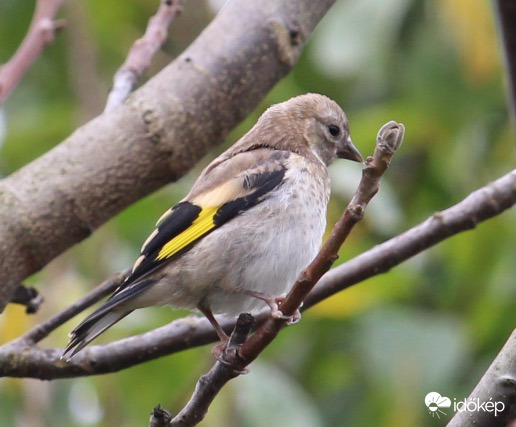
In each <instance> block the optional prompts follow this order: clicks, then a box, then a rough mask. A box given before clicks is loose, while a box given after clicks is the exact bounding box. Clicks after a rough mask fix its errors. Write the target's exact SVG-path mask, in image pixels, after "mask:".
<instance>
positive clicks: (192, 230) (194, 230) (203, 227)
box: [156, 207, 218, 261]
mask: <svg viewBox="0 0 516 427" xmlns="http://www.w3.org/2000/svg"><path fill="white" fill-rule="evenodd" d="M217 210H218V208H217V207H205V208H203V209H202V211H201V212H200V213H199V216H198V217H197V218H196V219H195V221H194V222H193V223H192V225H191V226H190V227H188V228H187V229H186V230H185V231H183V232H182V233H180V234H179V235H178V236H176V237H174V238H173V239H172V240H170V241H169V242H168V243H166V244H165V245H164V246H163V248H162V249H161V250H160V251H159V253H158V256H157V257H156V260H157V261H160V260H162V259H165V258H169V257H171V256H172V255H174V254H176V253H177V252H179V251H180V250H181V249H184V248H185V247H186V246H188V245H189V244H190V243H193V242H195V241H196V240H197V239H199V238H200V237H202V236H203V235H205V234H206V233H207V232H209V231H211V230H212V229H213V228H215V223H214V222H213V217H214V216H215V214H216V213H217Z"/></svg>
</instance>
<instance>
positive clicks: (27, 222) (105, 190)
mask: <svg viewBox="0 0 516 427" xmlns="http://www.w3.org/2000/svg"><path fill="white" fill-rule="evenodd" d="M333 3H334V0H321V1H317V2H312V1H309V0H292V1H288V2H278V1H276V0H234V1H231V2H229V3H228V4H227V6H226V7H224V8H223V9H222V11H221V12H220V14H219V15H218V16H217V17H216V19H214V21H213V22H212V23H211V24H210V25H209V26H208V27H207V28H206V29H205V30H204V31H203V33H202V34H201V35H200V36H199V37H198V38H197V39H196V41H195V42H194V43H193V44H192V45H191V46H190V47H189V48H188V49H187V50H186V51H185V52H184V53H183V54H182V55H181V56H179V57H178V58H177V59H176V60H175V61H174V62H173V63H171V64H170V65H169V66H167V67H166V68H165V69H163V70H162V71H161V72H160V73H159V74H158V75H156V76H155V77H154V78H153V79H151V80H150V81H149V82H148V83H147V84H145V85H144V86H143V87H142V88H140V89H139V90H138V91H136V92H134V93H133V94H132V95H131V96H130V97H129V98H128V100H127V101H126V103H125V104H124V105H122V106H120V107H118V108H115V109H114V110H112V111H110V112H107V113H105V114H103V115H101V116H99V117H97V118H95V119H94V120H92V121H91V122H89V123H87V124H86V125H84V126H83V127H81V128H79V129H78V130H77V131H75V132H74V133H73V134H72V135H71V136H70V137H69V138H68V139H67V140H65V141H63V142H62V143H61V144H59V145H58V146H57V147H56V148H54V149H53V150H51V151H50V152H48V153H47V154H45V155H44V156H42V157H40V158H39V159H37V160H35V161H34V162H32V163H30V164H29V165H27V166H26V167H24V168H22V169H21V170H19V171H18V172H16V173H14V174H13V175H11V176H9V177H8V178H6V179H4V180H3V181H1V182H0V311H2V310H3V308H4V307H5V305H6V304H7V302H8V301H9V300H10V298H11V295H12V293H13V291H14V289H15V288H16V287H17V286H18V284H19V283H20V281H21V280H23V279H24V278H26V277H27V276H29V275H31V274H32V273H34V272H36V271H38V270H39V269H41V268H42V267H43V266H45V265H46V264H47V263H48V262H49V261H50V260H52V259H53V258H54V257H56V256H57V255H59V254H60V253H62V252H63V251H64V250H66V249H67V248H69V247H70V246H72V245H73V244H75V243H77V242H79V241H81V240H83V239H84V238H86V237H87V236H89V235H90V234H91V233H92V232H93V231H94V230H95V229H96V228H97V227H99V226H100V225H101V224H103V223H104V222H105V221H107V220H108V219H109V218H111V217H112V216H113V215H115V214H116V213H118V212H120V211H121V210H122V209H123V208H125V207H127V206H128V205H130V204H131V203H133V202H134V201H136V200H138V199H139V198H141V197H143V196H145V195H147V194H149V193H150V192H152V191H154V190H156V189H157V188H159V187H161V186H163V185H165V184H167V183H169V182H170V181H175V180H177V179H178V178H179V177H180V176H182V175H183V174H184V173H185V172H186V171H188V170H189V169H190V168H191V167H192V166H193V165H194V164H195V162H197V161H198V160H199V159H200V158H201V157H202V156H203V155H204V154H205V153H206V152H207V151H208V150H210V149H211V148H212V147H214V146H215V145H216V144H218V143H220V142H221V141H222V140H223V139H224V137H225V136H226V135H227V133H228V132H229V131H230V130H231V129H232V128H233V127H234V126H235V125H236V124H237V123H238V122H239V121H240V120H241V119H243V118H244V117H245V116H246V115H247V114H248V113H249V112H250V111H251V110H252V109H253V108H254V107H255V106H256V105H257V104H258V102H259V101H260V100H261V99H262V98H263V97H264V96H265V94H266V93H267V92H268V91H269V90H270V89H271V88H272V86H273V85H274V84H275V83H276V82H277V81H278V80H280V79H281V78H282V77H283V76H285V75H286V74H287V73H288V71H289V70H290V69H291V68H292V66H293V65H294V64H295V62H296V61H297V59H298V57H299V55H300V52H301V50H302V47H303V45H304V43H305V41H306V39H307V38H308V36H309V35H310V33H311V31H312V30H313V28H314V27H315V25H316V24H317V22H318V21H319V20H320V19H321V18H322V16H323V15H324V13H325V12H326V11H327V10H328V9H329V8H330V6H331V5H332V4H333Z"/></svg>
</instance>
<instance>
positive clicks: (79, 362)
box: [0, 170, 516, 380]
mask: <svg viewBox="0 0 516 427" xmlns="http://www.w3.org/2000/svg"><path fill="white" fill-rule="evenodd" d="M514 204H516V170H513V171H511V172H509V173H508V174H506V175H504V176H502V177H501V178H499V179H497V180H496V181H493V182H491V183H489V184H487V185H485V186H484V187H482V188H480V189H478V190H476V191H474V192H473V193H471V194H470V195H469V196H467V197H466V198H465V199H464V200H462V201H461V202H459V203H457V204H456V205H454V206H452V207H450V208H448V209H446V210H444V211H442V212H439V213H438V214H435V215H433V216H432V217H430V218H429V219H427V220H426V221H424V222H423V223H421V224H419V225H417V226H415V227H413V228H412V229H410V230H408V231H406V232H405V233H403V234H401V235H399V236H397V237H394V238H392V239H390V240H388V241H386V242H384V243H382V244H380V245H378V246H375V247H374V248H372V249H370V250H368V251H366V252H364V253H362V254H361V255H358V256H357V257H355V258H353V259H351V260H349V261H347V262H345V263H343V264H341V265H339V266H338V267H336V268H334V269H332V270H331V271H329V272H328V273H326V274H325V275H324V276H323V277H322V278H321V280H320V281H319V283H318V284H317V286H315V288H314V289H313V290H312V291H311V292H310V294H309V295H308V297H307V299H306V300H305V303H304V307H303V308H304V309H306V308H309V307H311V306H313V305H314V304H316V303H317V302H320V301H322V300H324V299H326V298H328V297H330V296H331V295H334V294H336V293H337V292H339V291H340V290H342V289H346V288H348V287H350V286H352V285H354V284H356V283H359V282H361V281H363V280H365V279H367V278H370V277H373V276H376V275H378V274H380V273H384V272H386V271H388V270H390V269H391V268H392V267H394V266H396V265H398V264H401V263H402V262H403V261H406V260H407V259H409V258H411V257H413V256H414V255H417V254H419V253H421V252H423V251H425V250H426V249H428V248H429V247H430V246H433V245H435V244H437V243H439V242H441V241H443V240H446V239H448V238H450V237H452V236H453V235H455V234H458V233H460V232H462V231H465V230H469V229H472V228H473V227H475V225H476V224H478V223H480V222H483V221H486V220H488V219H489V218H492V217H494V216H497V215H499V214H501V213H502V212H504V211H505V210H507V209H509V208H511V207H512V206H513V205H514ZM263 319H264V317H262V318H260V317H259V318H257V323H258V324H261V323H262V320H263ZM233 324H234V321H231V320H228V319H226V320H221V325H222V326H223V328H224V330H225V331H226V332H227V331H229V330H231V328H232V326H233ZM217 339H218V338H217V335H216V333H215V332H214V330H213V328H212V327H211V325H210V324H209V322H208V321H207V320H206V319H204V318H199V317H193V316H189V317H187V318H183V319H179V320H176V321H174V322H172V323H170V324H168V325H166V326H163V327H161V328H157V329H155V330H153V331H149V332H146V333H144V334H140V335H135V336H133V337H130V338H125V339H123V340H119V341H116V342H112V343H109V344H106V345H102V346H91V347H88V348H85V349H84V350H83V351H82V352H80V353H79V354H77V355H76V356H75V357H74V358H73V359H72V360H71V361H70V362H68V363H65V362H64V361H61V360H60V357H61V354H62V352H63V350H62V349H42V348H40V347H37V346H34V345H29V344H27V340H21V339H18V340H16V341H12V342H10V343H7V344H5V345H3V346H1V347H0V377H6V376H10V377H27V378H38V379H45V380H50V379H56V378H71V377H80V376H87V375H98V374H104V373H111V372H117V371H120V370H122V369H125V368H128V367H131V366H134V365H137V364H140V363H144V362H147V361H149V360H154V359H157V358H159V357H162V356H165V355H169V354H172V353H176V352H179V351H182V350H186V349H189V348H193V347H197V346H201V345H205V344H209V343H212V342H215V341H216V340H217Z"/></svg>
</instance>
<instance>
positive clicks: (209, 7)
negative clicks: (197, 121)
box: [0, 0, 516, 427]
mask: <svg viewBox="0 0 516 427" xmlns="http://www.w3.org/2000/svg"><path fill="white" fill-rule="evenodd" d="M223 3H224V2H223V1H211V2H209V1H201V0H195V1H185V2H184V12H183V14H182V15H181V16H180V17H179V18H177V19H176V20H175V21H174V22H173V24H172V29H171V32H170V37H169V40H168V42H167V43H166V45H165V46H164V48H163V50H162V51H161V52H160V53H159V54H158V55H157V56H156V57H155V60H154V62H153V65H152V67H151V69H150V70H149V72H148V76H152V75H153V74H154V73H155V72H156V71H158V70H160V69H161V68H162V67H163V66H164V65H166V64H167V63H168V62H169V61H171V60H172V59H173V58H174V57H175V56H177V55H178V54H179V53H180V52H182V50H183V49H184V48H185V47H186V46H188V44H189V43H190V42H191V41H192V40H193V39H195V37H196V36H197V35H198V34H199V33H200V32H201V31H202V29H203V28H204V27H205V26H206V25H207V23H208V22H209V21H210V20H211V19H212V18H213V16H214V14H215V13H216V11H217V10H218V8H220V7H221V6H222V4H223ZM157 5H158V2H157V1H153V2H149V1H146V0H132V1H124V2H117V1H102V0H90V1H88V2H81V1H78V0H69V1H68V2H66V4H65V6H64V7H63V9H62V11H61V13H60V17H63V18H65V19H66V20H67V22H68V26H67V28H66V30H65V31H63V32H62V33H61V34H60V35H59V36H58V37H57V39H56V40H55V42H54V43H53V44H52V45H50V46H49V47H48V49H46V50H45V52H44V53H43V55H42V56H41V57H40V58H39V60H38V61H37V62H36V63H35V64H34V65H33V66H32V68H31V69H30V71H29V72H28V74H27V75H26V77H25V78H24V79H23V80H22V82H21V84H20V85H19V86H18V88H17V89H15V91H14V92H13V93H12V95H11V97H10V98H9V100H8V101H7V103H6V105H5V106H4V108H3V110H1V112H0V175H1V176H6V175H9V174H10V173H12V172H13V171H15V170H17V169H18V168H20V167H22V166H23V165H25V164H27V163H28V162H30V161H31V160H33V159H34V158H36V157H38V156H39V155H41V154H42V153H44V152H46V151H47V150H49V149H50V148H52V147H53V146H55V145H56V144H58V143H59V142H60V141H61V140H63V139H64V138H65V137H66V136H68V135H69V134H70V133H71V132H72V131H73V130H74V129H76V128H77V127H78V126H80V125H81V124H83V123H85V122H86V121H87V120H89V119H91V118H93V117H94V116H96V115H97V114H99V112H101V111H102V109H103V105H104V103H105V100H106V96H107V93H108V90H109V87H110V85H111V81H112V76H113V75H114V73H115V71H116V70H117V68H118V67H119V66H120V65H121V64H122V63H123V61H124V59H125V56H126V54H127V51H128V49H129V47H130V46H131V44H132V43H133V42H134V41H135V40H136V39H137V38H138V37H140V36H141V34H142V33H143V31H144V29H145V26H146V22H147V20H148V18H149V17H150V16H151V15H153V14H154V13H155V11H156V9H157ZM33 6H34V2H33V1H30V2H29V1H24V2H21V1H15V0H2V1H1V2H0V63H2V62H5V61H7V60H8V58H9V57H10V56H11V55H12V54H13V53H14V51H15V49H16V47H17V46H18V45H19V44H20V42H21V40H22V39H23V37H24V35H25V32H26V30H27V28H28V25H29V22H30V19H31V16H32V12H33ZM491 6H492V5H491V3H490V2H486V1H471V0H454V1H449V0H361V1H359V0H338V1H337V2H336V4H335V6H334V7H333V8H332V9H331V10H330V12H329V13H328V15H327V16H326V17H325V18H324V19H323V20H322V21H321V23H320V24H319V26H318V27H317V29H316V31H315V32H314V34H313V37H312V38H311V40H310V42H309V43H308V46H307V47H306V49H305V50H304V53H303V55H302V57H301V60H300V61H299V63H298V65H297V66H296V67H295V69H294V71H293V72H292V73H291V74H290V75H289V76H287V77H286V78H285V79H284V80H283V81H281V82H280V83H279V84H278V85H277V86H276V87H275V88H274V89H273V90H272V91H271V92H270V94H269V95H268V96H267V97H266V99H265V100H264V101H263V102H262V103H261V104H260V106H259V107H258V108H257V109H256V111H255V112H254V113H253V114H251V115H250V116H249V118H248V119H246V120H245V121H244V122H243V123H242V124H241V125H240V126H239V127H238V128H237V129H235V130H234V132H232V133H231V135H230V136H229V137H228V138H227V141H226V143H225V145H224V146H221V147H220V148H219V150H218V152H220V151H222V150H223V149H224V148H225V147H227V146H229V145H230V144H232V143H233V142H234V141H236V140H237V139H238V138H239V137H240V136H241V135H242V134H244V133H245V132H246V131H247V130H248V129H249V128H250V127H251V126H252V124H253V123H254V122H255V121H256V119H257V118H258V116H259V115H260V114H261V113H262V112H263V111H264V110H265V109H266V108H267V106H269V105H270V104H272V103H276V102H280V101H283V100H286V99H288V98H290V97H291V96H294V95H298V94H302V93H305V92H320V93H324V94H326V95H328V96H330V97H331V98H333V99H335V100H336V101H337V102H338V103H339V104H340V105H342V106H343V108H344V109H345V111H346V112H347V114H348V117H349V119H350V123H351V132H352V137H353V140H354V142H355V145H357V146H358V147H359V149H360V150H361V151H362V153H363V154H364V155H369V154H370V153H371V152H372V148H373V146H374V143H375V136H376V133H377V130H378V129H379V127H380V126H381V125H382V124H383V123H385V122H387V121H389V120H396V121H400V122H403V123H404V124H405V125H406V128H407V133H406V137H405V142H404V145H403V146H402V149H401V150H400V151H399V152H398V154H397V155H396V156H395V158H394V160H393V162H392V167H391V169H390V170H389V171H388V172H387V174H386V176H385V177H384V179H383V180H382V188H381V191H380V193H379V194H378V196H377V197H376V198H375V199H374V201H373V202H372V203H371V205H370V207H369V208H368V210H367V213H366V217H365V220H364V221H363V222H362V223H361V224H360V225H359V226H358V227H357V228H356V229H355V230H354V232H353V233H352V235H351V237H350V239H349V240H348V242H347V244H346V245H345V246H344V247H343V248H342V250H341V258H340V262H342V261H344V260H347V259H349V258H351V257H353V256H354V255H357V254H359V253H360V252H362V251H365V250H367V249H369V248H371V247H372V246H374V245H376V244H378V243H381V242H383V241H385V240H387V239H389V238H391V237H393V236H395V235H397V234H399V233H400V232H402V231H404V230H406V229H408V228H410V227H412V226H414V225H416V224H418V223H420V222H421V221H423V220H424V219H425V218H427V217H428V216H429V215H431V214H432V213H434V212H435V211H438V210H443V209H445V208H447V207H449V206H451V205H452V204H455V203H456V202H458V201H460V200H462V199H463V198H464V197H465V196H466V195H468V194H469V193H470V192H471V191H473V190H475V189H477V188H479V187H481V186H483V185H484V184H486V183H488V182H489V181H491V180H493V179H495V178H497V177H499V176H501V175H503V174H505V173H507V172H508V171H510V170H511V169H513V168H514V164H515V158H516V151H515V144H514V140H515V138H514V133H512V131H511V124H510V119H509V116H508V112H507V102H506V92H507V85H506V84H505V81H504V73H503V67H502V63H503V60H502V53H501V46H500V41H499V39H498V36H497V29H496V19H495V17H494V15H493V10H492V8H491ZM216 155H217V152H213V153H211V154H210V155H209V156H207V157H206V158H204V159H203V160H202V161H201V162H200V163H199V165H198V166H197V167H196V168H195V170H193V171H191V173H190V174H189V175H187V176H185V177H183V178H182V179H181V180H180V181H179V182H177V183H174V184H172V185H170V186H168V187H166V188H164V189H162V190H160V191H158V192H156V193H154V194H152V195H150V196H149V197H147V198H145V199H143V200H141V201H140V202H138V203H136V204H134V205H133V206H131V207H130V208H128V209H127V210H125V211H124V212H122V213H121V214H120V215H118V216H117V217H116V218H114V219H113V220H111V221H110V222H108V223H107V224H105V225H104V226H103V227H101V228H100V229H99V230H98V231H97V232H96V233H95V234H94V235H93V236H92V237H91V238H89V239H88V240H87V241H85V242H83V243H81V244H79V245H77V246H75V247H74V248H72V249H71V250H69V251H68V252H66V253H65V254H64V255H62V256H60V257H59V258H57V259H56V260H55V261H53V262H52V263H51V264H50V265H49V266H47V267H46V268H45V269H44V270H43V271H42V272H40V273H39V274H37V275H35V276H33V277H31V278H30V279H29V280H28V281H27V283H29V284H32V285H34V286H36V287H37V288H38V289H39V290H40V291H41V292H42V293H43V295H44V296H45V299H46V302H45V304H44V305H43V306H42V308H41V309H40V312H39V313H38V314H37V315H34V316H27V315H26V314H25V311H24V309H23V307H20V306H16V305H10V306H9V307H8V308H7V309H6V311H5V312H4V313H3V315H2V316H1V317H0V344H3V343H5V342H7V341H9V340H11V339H13V338H15V337H16V336H18V335H20V334H21V333H23V332H24V331H26V330H27V329H28V328H29V327H31V325H34V324H36V323H38V322H40V321H42V320H43V319H46V318H47V317H49V316H50V315H52V314H54V313H56V312H57V311H58V310H61V309H62V308H64V307H66V306H68V305H69V304H71V303H73V302H74V301H75V300H76V299H78V298H79V297H81V296H82V295H84V294H85V293H86V292H87V291H88V290H89V289H91V288H92V287H94V286H95V285H96V284H98V283H100V282H101V281H102V280H103V279H105V278H107V277H109V276H111V275H112V274H113V273H114V272H118V271H120V270H122V269H125V268H127V267H128V266H130V265H132V263H133V261H134V259H135V258H136V256H137V255H138V251H139V247H140V245H141V242H142V241H143V240H144V239H145V238H146V236H147V235H148V233H149V232H150V231H152V228H153V224H154V222H155V221H156V219H157V218H158V217H159V216H160V215H161V213H162V212H163V211H165V210H166V209H168V208H169V207H170V206H171V205H172V204H174V203H175V202H177V201H178V200H179V199H180V198H182V197H183V196H184V195H185V194H186V192H187V191H188V189H189V187H190V185H191V184H192V182H193V180H194V179H195V177H196V176H197V175H198V173H199V172H200V171H201V170H202V168H203V167H204V166H205V165H206V164H207V163H208V162H209V161H210V159H212V158H213V157H214V156H216ZM331 175H332V178H333V196H332V201H331V205H330V208H329V224H330V225H332V224H333V223H334V222H335V221H336V220H337V219H338V217H339V215H340V213H341V212H342V210H343V209H344V207H345V206H346V203H347V201H348V200H349V198H350V196H351V194H352V192H353V190H354V188H355V186H356V184H357V183H358V180H359V176H360V166H359V165H350V164H349V163H346V164H344V165H341V164H339V162H336V164H335V165H333V166H332V169H331ZM515 241H516V211H515V210H514V209H513V210H511V211H509V212H506V213H504V214H503V215H501V216H500V217H497V218H494V219H492V220H490V221H488V222H487V223H483V224H481V225H480V226H479V227H478V228H477V229H475V230H474V231H470V232H467V233H463V234H460V235H458V236H456V237H453V238H452V239H449V240H447V241H446V242H444V243H443V244H440V245H439V246H438V247H435V248H433V249H431V250H429V251H426V252H425V253H424V254H421V255H419V256H417V257H415V258H413V259H412V260H410V261H409V262H406V263H404V264H403V265H401V266H399V267H396V268H394V269H393V270H392V271H390V272H389V273H387V274H383V275H380V276H377V277H374V278H372V279H369V280H367V281H366V282H364V283H362V284H359V285H357V286H355V287H353V288H351V289H349V290H346V291H344V292H342V293H341V294H339V295H337V296H335V297H333V298H331V299H329V300H327V301H326V302H324V303H322V304H320V305H318V306H317V307H314V308H313V309H311V310H309V311H307V312H305V314H304V315H303V320H302V321H301V323H299V324H297V325H296V326H292V327H289V328H287V329H286V330H284V331H283V332H282V333H281V335H280V336H279V338H278V339H277V340H276V341H275V342H274V343H273V344H272V345H271V346H270V347H269V348H268V349H267V350H266V352H265V353H264V354H263V357H261V358H260V359H259V360H258V361H257V362H255V363H254V364H253V365H252V367H251V373H250V374H249V375H246V376H243V377H241V378H238V379H236V380H234V381H233V382H231V383H230V384H229V385H228V386H227V387H226V388H225V389H224V390H223V392H222V394H221V395H219V396H218V397H217V399H216V401H215V403H214V405H213V406H212V407H211V409H210V412H209V414H208V417H207V419H206V421H205V422H204V423H203V424H202V425H206V426H242V427H261V426H283V425H294V426H298V427H304V426H307V427H314V426H315V427H317V426H367V425H375V426H415V425H418V426H440V425H444V424H445V423H446V421H447V420H449V419H450V417H451V415H452V413H453V411H452V410H451V409H448V410H445V412H447V416H441V418H440V419H437V418H436V417H432V415H431V414H430V413H429V411H428V409H427V407H426V406H425V404H424V398H425V396H426V394H427V393H429V392H438V393H440V394H441V395H443V396H447V397H449V398H450V399H451V400H452V402H453V400H454V399H456V400H457V401H459V400H463V399H464V398H465V397H467V396H468V394H469V393H470V392H471V390H472V389H473V387H474V385H475V384H476V383H477V382H478V380H479V379H480V377H481V375H482V374H483V372H484V371H485V370H486V369H487V368H488V366H489V364H490V363H491V361H492V359H493V358H494V357H495V355H496V354H497V353H498V351H499V350H500V348H501V347H502V345H503V344H504V343H505V341H506V340H507V338H508V337H509V335H510V333H511V331H512V330H513V328H514V327H515V325H516V283H515V277H516V275H515V267H514V262H515V260H516V258H515V246H514V242H515ZM185 314H186V313H184V312H179V311H172V310H170V309H167V308H149V309H145V310H140V311H138V312H134V313H133V314H132V315H131V316H129V317H128V318H126V319H124V321H122V322H121V323H119V324H118V325H117V326H116V327H114V328H112V329H111V330H109V331H108V332H107V333H106V334H104V335H102V337H100V338H99V339H98V340H97V343H102V342H109V341H113V340H116V339H119V338H122V337H126V336H128V335H131V334H136V333H140V332H144V331H147V330H150V329H151V328H154V327H157V326H160V325H163V324H165V323H167V322H169V321H170V320H171V319H174V318H177V317H180V316H183V315H185ZM83 316H84V315H80V316H78V317H77V318H75V319H73V320H71V321H69V322H68V323H66V324H65V325H64V326H62V327H61V328H59V329H58V330H57V331H56V332H55V333H54V334H52V335H51V337H50V338H49V339H46V340H45V341H44V342H43V343H42V345H44V346H52V347H63V346H64V345H65V344H66V342H67V334H68V332H69V331H70V330H71V329H72V328H73V327H74V326H75V325H76V324H77V323H78V322H79V321H80V319H82V318H83ZM212 363H213V358H212V356H211V352H210V347H209V346H206V347H202V348H198V349H193V350H189V351H185V352H182V353H179V354H175V355H172V356H169V357H164V358H161V359H159V360H156V361H153V362H150V363H146V364H144V365H140V366H136V367H133V368H130V369H127V370H125V371H122V372H119V373H115V374H109V375H102V376H98V377H92V378H81V379H73V380H58V381H52V382H43V381H37V380H19V379H5V378H4V379H0V425H1V426H23V427H25V426H31V427H39V426H56V427H59V426H114V425H122V426H142V425H147V422H148V418H149V414H150V411H151V409H152V408H153V406H154V405H156V404H157V403H161V404H162V405H163V406H164V407H165V408H168V409H169V410H172V411H174V410H179V409H180V408H181V407H182V406H183V405H184V403H185V402H186V401H187V399H188V398H189V396H190V394H191V391H192V390H193V387H194V384H195V382H196V380H197V379H198V377H199V375H200V374H201V373H204V372H205V371H207V370H208V369H209V367H210V366H211V365H212Z"/></svg>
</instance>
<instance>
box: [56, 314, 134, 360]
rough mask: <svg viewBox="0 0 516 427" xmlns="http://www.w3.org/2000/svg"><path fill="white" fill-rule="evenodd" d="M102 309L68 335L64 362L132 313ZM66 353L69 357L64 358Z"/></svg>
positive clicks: (64, 355)
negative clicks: (68, 340)
mask: <svg viewBox="0 0 516 427" xmlns="http://www.w3.org/2000/svg"><path fill="white" fill-rule="evenodd" d="M103 308H104V307H101V308H100V309H99V310H97V311H95V312H94V313H92V314H91V315H89V316H88V317H87V318H86V319H84V320H83V321H82V323H81V324H80V325H79V326H77V327H76V328H75V329H74V330H73V331H72V332H71V333H70V342H69V343H68V345H67V346H66V348H65V350H64V352H63V355H62V356H61V359H63V358H66V361H69V360H70V359H71V358H72V357H73V356H74V355H75V354H77V353H78V352H79V351H81V350H82V349H83V348H84V347H85V346H87V345H88V344H89V343H90V342H91V341H93V340H94V339H95V338H96V337H98V336H99V335H100V334H101V333H102V332H104V331H105V330H106V329H108V328H110V327H111V326H113V325H114V324H115V323H117V322H118V321H119V320H121V319H123V318H124V317H125V316H127V315H128V314H129V313H131V311H132V310H126V311H124V310H117V311H115V310H105V309H103ZM68 353H70V355H69V356H68V357H66V355H67V354H68Z"/></svg>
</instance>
